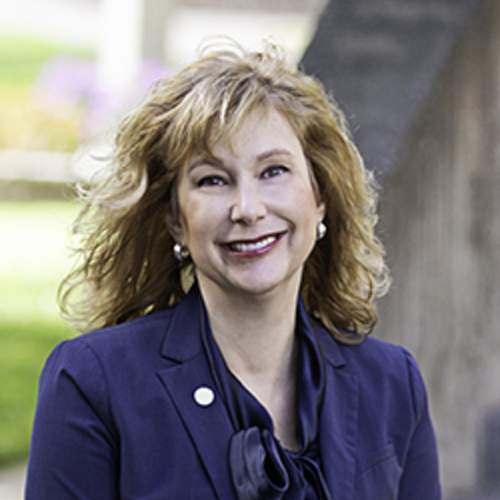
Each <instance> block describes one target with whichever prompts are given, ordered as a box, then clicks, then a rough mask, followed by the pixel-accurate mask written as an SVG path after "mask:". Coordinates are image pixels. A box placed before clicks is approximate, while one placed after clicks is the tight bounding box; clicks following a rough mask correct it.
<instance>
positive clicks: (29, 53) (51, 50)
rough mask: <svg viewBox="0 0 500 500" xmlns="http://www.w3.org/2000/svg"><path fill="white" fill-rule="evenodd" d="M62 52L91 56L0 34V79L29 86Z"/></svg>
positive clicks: (74, 49) (44, 43)
mask: <svg viewBox="0 0 500 500" xmlns="http://www.w3.org/2000/svg"><path fill="white" fill-rule="evenodd" d="M61 54H71V55H77V56H85V57H87V56H91V53H90V52H88V51H83V50H81V49H76V48H73V47H66V46H62V45H55V44H50V43H47V42H43V41H40V40H35V39H31V38H24V37H13V36H0V81H2V82H3V84H4V85H5V86H15V87H16V88H19V87H29V86H30V85H31V84H32V83H33V81H34V80H35V78H36V77H37V76H38V74H39V73H40V71H41V70H42V68H43V66H44V64H45V63H46V62H47V61H48V60H49V59H50V58H51V57H54V56H57V55H61Z"/></svg>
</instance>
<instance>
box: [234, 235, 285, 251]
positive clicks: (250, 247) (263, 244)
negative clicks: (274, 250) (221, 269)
mask: <svg viewBox="0 0 500 500" xmlns="http://www.w3.org/2000/svg"><path fill="white" fill-rule="evenodd" d="M283 234H284V233H279V234H273V235H271V236H266V237H264V238H262V239H260V240H256V241H236V242H234V243H228V244H226V245H225V246H226V247H227V248H229V250H231V251H232V252H238V253H247V252H259V251H261V250H264V249H267V248H268V247H271V246H273V244H274V243H276V242H277V241H278V240H279V239H280V238H281V237H282V236H283Z"/></svg>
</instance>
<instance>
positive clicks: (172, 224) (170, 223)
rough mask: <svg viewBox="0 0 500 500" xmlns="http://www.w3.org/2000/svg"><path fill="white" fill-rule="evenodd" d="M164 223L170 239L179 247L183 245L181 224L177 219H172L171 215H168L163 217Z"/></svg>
mask: <svg viewBox="0 0 500 500" xmlns="http://www.w3.org/2000/svg"><path fill="white" fill-rule="evenodd" d="M165 222H166V224H167V229H168V232H169V233H170V235H171V236H172V238H173V239H174V240H175V241H176V242H177V243H180V244H181V245H182V244H184V229H183V227H182V222H181V221H180V220H179V219H178V218H177V217H174V216H173V214H168V215H167V216H166V217H165Z"/></svg>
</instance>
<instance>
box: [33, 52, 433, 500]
mask: <svg viewBox="0 0 500 500" xmlns="http://www.w3.org/2000/svg"><path fill="white" fill-rule="evenodd" d="M375 201H376V196H375V192H374V190H373V186H372V181H371V178H370V176H369V175H368V173H367V172H366V171H365V169H364V167H363V164H362V161H361V159H360V157H359V155H358V153H357V151H356V149H355V147H354V145H353V144H352V142H351V140H350V139H349V136H348V134H347V132H346V128H345V126H344V120H343V118H342V115H341V113H340V111H339V110H338V109H337V107H336V106H335V105H334V104H332V103H331V102H330V101H329V100H328V98H327V97H326V95H325V93H324V90H323V88H322V87H321V85H320V84H319V83H318V82H317V81H316V80H314V79H313V78H311V77H309V76H306V75H304V74H303V73H301V72H299V71H298V70H297V68H296V67H294V66H293V65H292V64H291V63H289V62H287V61H286V58H285V57H284V56H283V55H282V53H281V51H280V50H279V49H278V48H277V47H275V46H273V45H271V44H268V45H267V46H266V47H265V48H264V49H263V51H262V52H260V53H246V52H245V51H243V50H242V49H239V48H237V47H230V48H226V49H213V50H212V51H210V52H208V53H206V54H205V55H204V56H203V57H202V58H201V59H200V60H199V61H197V62H195V63H194V64H192V65H191V66H189V67H188V68H186V69H185V70H184V71H182V72H180V73H179V74H177V75H174V76H171V77H169V78H168V79H167V80H165V81H163V82H161V83H159V84H158V86H157V87H156V88H155V89H154V90H153V92H152V94H151V95H150V96H149V98H148V99H147V100H146V101H145V102H144V103H143V104H142V105H141V106H140V107H139V108H138V109H137V110H136V111H134V112H133V113H132V114H131V115H130V116H129V117H128V118H127V119H126V120H125V122H124V123H123V125H122V126H121V129H120V131H119V133H118V135H117V139H116V155H115V162H114V170H113V172H112V175H111V176H110V177H109V179H108V180H107V181H106V182H105V183H104V184H103V185H101V186H98V187H97V188H96V189H95V190H94V191H93V192H92V193H90V195H89V196H88V198H87V202H86V206H85V208H84V209H83V212H82V214H81V216H80V219H79V221H78V224H77V226H76V227H77V229H78V230H79V231H80V232H83V237H82V245H81V256H82V261H81V265H80V267H79V268H78V269H77V270H76V271H75V272H74V273H73V274H72V275H70V276H69V278H68V279H67V280H66V282H65V284H64V287H65V288H64V295H63V304H64V305H65V306H66V311H68V307H69V306H68V304H70V303H73V304H74V301H73V302H71V301H72V298H73V296H74V292H75V291H76V292H78V293H79V294H80V295H79V297H80V301H79V307H80V308H79V309H78V310H76V312H75V309H72V317H73V318H75V317H76V318H77V319H78V318H79V319H80V320H84V322H83V323H81V325H82V324H83V326H80V328H81V329H83V330H94V331H93V332H92V333H89V334H86V335H83V336H80V337H78V338H76V339H73V340H70V341H68V342H66V343H63V344H62V345H60V346H58V347H57V348H56V349H55V351H54V352H53V353H52V355H51V356H50V358H49V360H48V362H47V366H46V367H45V369H44V372H43V374H42V377H41V384H40V393H39V403H38V409H37V414H36V419H35V425H34V434H33V442H32V449H31V455H30V463H29V471H28V481H27V498H28V499H45V498H46V499H50V500H59V499H61V500H62V499H70V498H71V499H73V498H75V499H82V500H83V499H89V500H90V499H92V500H96V499H105V500H111V499H123V500H124V499H127V500H131V499H141V500H146V499H147V500H153V499H158V500H160V499H161V500H165V499H169V498H172V499H176V500H177V499H180V498H185V499H211V498H214V499H215V498H218V499H221V500H228V499H231V498H235V499H238V500H252V499H261V498H262V499H286V500H291V499H307V500H311V499H335V500H343V499H345V500H347V499H357V500H369V499H374V500H384V499H400V500H409V499H415V500H417V499H418V500H433V499H438V498H440V492H439V482H438V472H437V454H436V445H435V439H434V434H433V430H432V425H431V422H430V419H429V414H428V410H427V402H426V393H425V388H424V385H423V382H422V379H421V377H420V374H419V371H418V368H417V366H416V364H415V362H414V360H413V359H412V357H411V356H410V355H409V354H408V353H407V352H406V351H404V350H403V349H402V348H400V347H396V346H392V345H390V344H386V343H383V342H380V341H377V340H375V339H372V338H371V337H368V336H367V335H368V334H369V333H370V331H371V330H372V328H373V327H374V325H375V323H376V311H375V308H374V304H373V301H374V299H375V298H377V297H379V296H381V295H382V294H383V293H384V292H385V290H386V288H387V282H388V278H387V273H386V268H385V266H384V262H383V249H382V247H381V244H380V242H379V241H378V239H377V238H376V236H375V235H374V225H375V222H376V216H375ZM82 293H83V296H82V295H81V294H82Z"/></svg>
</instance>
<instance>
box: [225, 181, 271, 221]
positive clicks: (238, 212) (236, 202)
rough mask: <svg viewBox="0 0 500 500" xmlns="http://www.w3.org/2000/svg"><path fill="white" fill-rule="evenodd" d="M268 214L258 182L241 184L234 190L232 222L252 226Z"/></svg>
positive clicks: (231, 212)
mask: <svg viewBox="0 0 500 500" xmlns="http://www.w3.org/2000/svg"><path fill="white" fill-rule="evenodd" d="M266 213H267V209H266V204H265V202H264V199H263V197H262V194H261V193H260V192H259V186H258V180H255V179H252V180H246V181H242V182H240V183H239V184H238V185H237V186H236V187H235V190H234V199H233V203H232V204H231V208H230V212H229V219H230V220H231V222H234V223H240V224H245V225H247V226H250V225H252V224H255V223H256V222H257V221H258V220H259V219H261V218H263V217H264V216H265V215H266Z"/></svg>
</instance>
